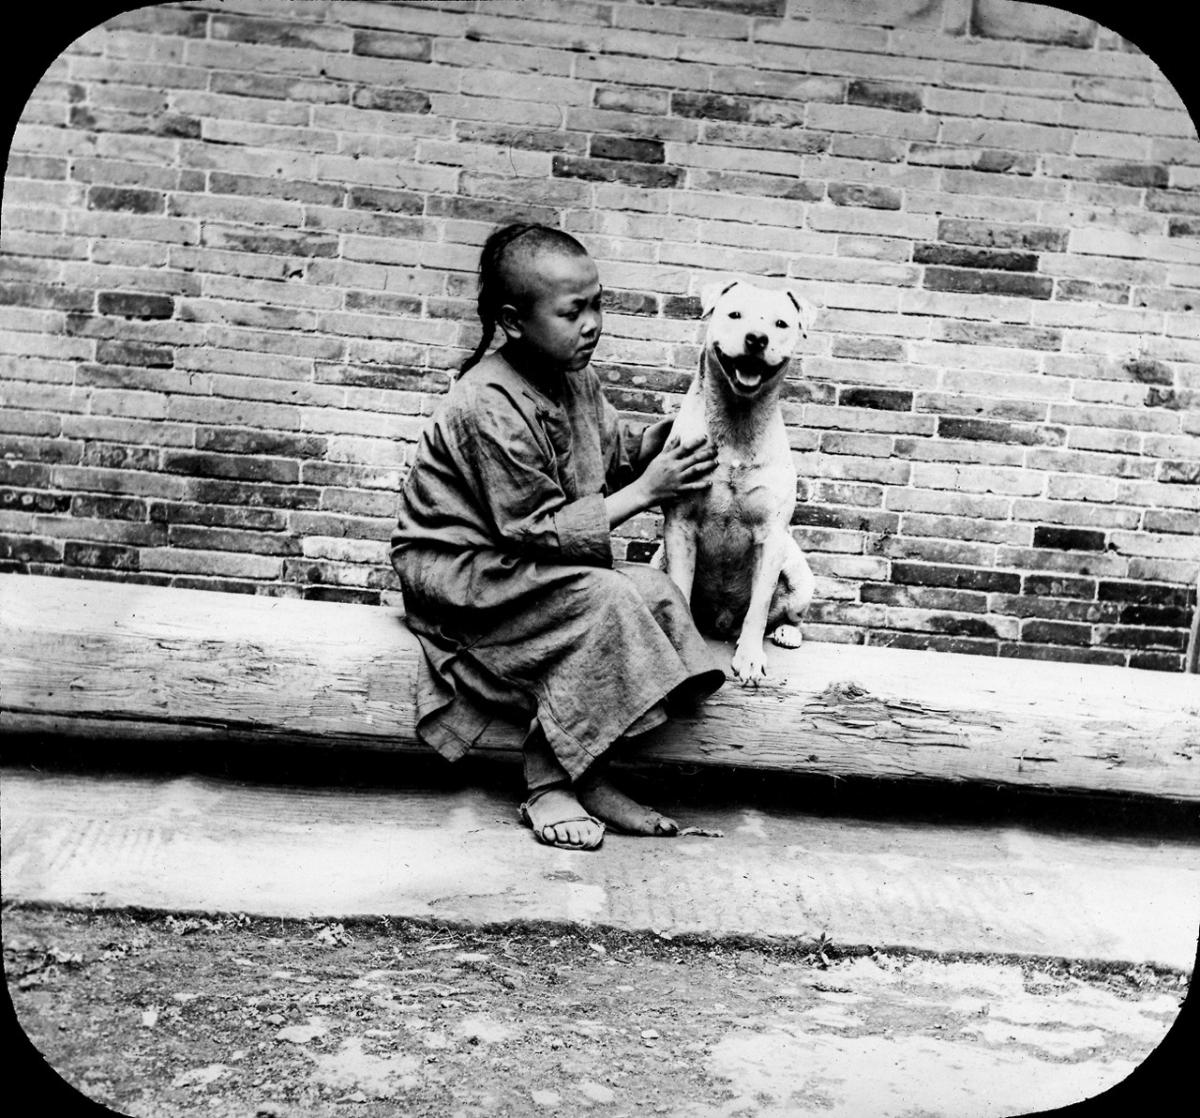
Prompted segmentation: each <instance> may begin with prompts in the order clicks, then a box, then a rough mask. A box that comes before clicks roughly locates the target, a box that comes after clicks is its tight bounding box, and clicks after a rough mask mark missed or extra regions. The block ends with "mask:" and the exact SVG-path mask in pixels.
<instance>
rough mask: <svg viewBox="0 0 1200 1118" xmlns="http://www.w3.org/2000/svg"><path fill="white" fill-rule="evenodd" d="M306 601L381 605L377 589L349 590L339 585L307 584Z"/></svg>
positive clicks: (305, 589)
mask: <svg viewBox="0 0 1200 1118" xmlns="http://www.w3.org/2000/svg"><path fill="white" fill-rule="evenodd" d="M303 597H304V600H305V601H311V602H347V603H350V604H353V605H360V606H377V605H379V592H378V591H377V590H347V589H344V588H342V587H337V586H306V587H305V588H304V594H303Z"/></svg>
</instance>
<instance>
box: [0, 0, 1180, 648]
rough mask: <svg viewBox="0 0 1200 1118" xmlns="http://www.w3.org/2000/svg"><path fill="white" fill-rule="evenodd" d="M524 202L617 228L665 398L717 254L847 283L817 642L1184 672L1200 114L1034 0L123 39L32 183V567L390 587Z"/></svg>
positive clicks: (820, 489)
mask: <svg viewBox="0 0 1200 1118" xmlns="http://www.w3.org/2000/svg"><path fill="white" fill-rule="evenodd" d="M514 218H537V219H540V220H544V221H548V222H551V223H554V224H560V225H561V226H563V227H564V228H566V229H568V230H570V231H571V232H573V233H575V234H577V235H578V236H579V237H580V239H581V240H583V241H584V242H585V243H586V244H587V245H588V247H589V248H590V249H591V251H592V252H593V253H594V255H595V256H596V258H597V260H598V262H599V266H600V271H601V277H602V280H603V282H604V283H605V285H606V287H607V288H608V289H609V291H610V301H609V308H608V312H607V315H606V334H605V338H604V340H603V341H602V343H601V347H600V350H599V351H598V353H597V358H596V367H597V369H598V370H599V372H600V374H601V376H602V377H603V378H604V379H605V380H606V381H607V382H608V385H609V387H610V390H611V395H612V398H613V399H614V401H615V402H616V403H617V404H618V406H619V407H621V408H622V409H624V410H625V411H626V412H627V413H628V414H630V415H631V416H634V417H653V416H658V415H660V414H663V413H670V412H671V411H672V410H673V409H674V408H675V407H676V405H677V401H678V393H680V392H682V391H683V389H684V388H685V387H686V384H687V382H688V380H689V377H690V375H691V370H692V369H693V367H694V365H695V363H696V360H697V356H698V352H699V349H698V342H699V339H700V336H701V333H700V332H701V327H700V324H699V323H698V322H697V320H696V315H697V312H698V304H697V300H696V298H695V293H696V291H697V290H698V289H699V287H700V286H701V285H702V284H703V283H705V282H706V281H708V280H710V279H711V278H713V276H714V274H722V275H723V274H731V273H732V274H748V275H750V276H759V277H762V276H776V277H783V276H786V277H789V278H791V279H792V280H794V281H795V282H796V283H797V284H798V286H800V287H801V288H803V289H804V290H805V291H806V292H807V293H808V294H809V295H810V297H812V298H813V299H814V300H815V301H816V302H818V303H819V304H820V305H821V306H822V307H823V311H822V314H821V316H820V319H819V321H818V325H817V328H816V330H815V331H814V332H813V335H812V337H811V338H810V339H809V340H808V342H807V343H806V349H805V354H804V359H803V362H802V367H800V368H797V369H796V370H795V371H794V373H793V375H792V376H791V378H790V380H789V383H788V385H787V387H786V393H785V403H784V408H785V413H786V418H787V421H788V423H789V425H790V429H791V436H792V445H793V448H794V451H795V458H796V464H797V466H798V468H799V473H800V478H801V481H800V494H799V496H800V502H799V504H798V507H797V511H796V516H795V531H796V535H797V537H798V538H799V540H800V541H801V542H802V544H803V545H804V546H805V548H806V549H807V550H808V553H809V555H810V557H811V560H812V564H813V567H814V569H815V570H816V571H817V573H818V576H819V587H818V591H819V595H820V600H819V601H818V603H817V604H816V606H815V608H814V611H813V614H812V617H811V620H810V623H809V625H808V632H809V634H810V635H811V636H813V637H816V638H820V639H829V640H838V641H860V642H863V641H865V642H869V643H872V644H895V645H901V646H906V647H931V648H937V649H950V650H958V651H966V652H974V653H981V654H986V655H1002V656H1022V657H1043V658H1063V659H1072V660H1087V661H1095V662H1101V663H1111V664H1120V665H1125V664H1129V665H1132V666H1135V667H1145V668H1158V669H1167V670H1179V669H1180V668H1181V666H1182V653H1183V649H1184V646H1185V643H1186V639H1187V626H1188V624H1189V621H1190V614H1191V611H1192V610H1193V609H1194V606H1195V591H1194V586H1195V580H1196V576H1197V571H1198V568H1200V392H1198V390H1200V327H1198V325H1197V323H1198V321H1200V319H1198V318H1197V316H1196V315H1195V314H1194V313H1193V312H1194V308H1195V306H1196V305H1197V300H1198V299H1200V247H1198V243H1197V239H1196V238H1197V235H1198V234H1200V143H1198V142H1197V136H1196V131H1195V128H1194V126H1193V123H1192V121H1191V119H1190V118H1189V116H1188V113H1187V111H1186V109H1185V108H1184V106H1183V105H1182V103H1181V102H1180V100H1179V98H1178V96H1177V95H1176V93H1175V92H1174V91H1173V89H1172V88H1171V86H1170V85H1169V84H1168V83H1167V82H1166V80H1165V79H1164V78H1163V77H1162V75H1161V73H1160V72H1159V70H1158V68H1157V66H1156V65H1155V63H1154V62H1153V61H1151V60H1150V59H1149V58H1148V57H1146V56H1145V55H1143V54H1141V53H1140V52H1138V50H1137V49H1136V48H1134V47H1133V46H1132V45H1131V44H1129V43H1126V42H1125V41H1123V40H1122V39H1121V38H1120V37H1119V36H1118V35H1116V34H1115V33H1113V32H1112V31H1109V30H1107V29H1105V28H1104V27H1103V26H1098V25H1097V24H1095V23H1092V22H1089V21H1087V20H1086V19H1083V18H1081V17H1079V16H1075V15H1071V14H1068V13H1066V12H1063V11H1060V10H1058V9H1053V8H1049V7H1039V6H1035V5H1027V4H1021V3H1015V2H1013V0H875V2H872V3H870V4H867V3H849V2H845V0H704V2H702V0H679V2H670V0H663V2H660V3H644V2H632V0H630V2H625V0H601V2H574V0H524V2H521V3H514V2H509V0H499V2H495V3H481V4H476V3H441V4H390V3H384V4H380V3H357V2H353V0H343V2H339V3H333V4H331V3H326V2H323V0H320V2H300V3H291V4H288V3H283V2H282V0H224V2H216V0H212V2H206V3H179V4H169V5H159V6H156V7H150V8H145V9H141V10H139V11H135V12H131V13H128V14H126V15H123V16H120V17H118V18H116V19H114V20H112V21H110V22H109V23H107V24H105V25H103V26H102V27H100V28H97V29H96V30H94V31H91V32H90V33H88V34H86V35H84V36H83V37H82V38H81V39H79V40H78V41H77V42H76V43H75V44H74V45H73V46H72V47H71V49H70V50H68V51H67V52H66V53H64V54H63V55H62V56H61V57H59V59H58V60H57V61H56V62H55V63H54V64H53V65H52V66H51V68H50V70H49V72H48V73H47V74H46V76H45V78H44V79H43V80H42V82H41V83H40V85H39V86H38V88H37V89H36V91H35V93H34V95H33V97H32V99H31V100H30V101H29V103H28V105H27V107H26V108H25V110H24V114H23V117H22V120H21V123H20V125H19V127H18V129H17V132H16V136H15V139H14V143H13V148H12V153H11V158H10V161H9V164H8V168H7V174H6V178H5V184H4V203H3V215H2V221H3V224H2V232H0V253H2V258H0V304H2V305H0V392H2V393H3V404H4V407H3V413H2V422H0V427H2V430H0V439H2V440H3V456H2V458H0V565H2V566H3V568H4V569H6V570H12V571H21V572H36V573H52V574H63V575H71V576H85V577H93V578H108V579H126V580H131V581H138V582H152V583H164V584H170V585H178V586H192V587H195V586H200V587H212V588H216V589H222V590H244V591H250V592H258V593H268V594H284V595H291V596H303V597H309V598H332V599H338V600H353V601H364V602H384V603H391V602H395V601H398V597H399V596H398V592H397V588H396V582H395V579H394V576H393V574H392V572H391V570H390V568H389V566H388V563H387V558H386V541H387V537H388V535H389V532H390V530H391V527H392V523H393V518H394V513H395V503H396V492H397V489H398V486H399V484H400V481H401V478H402V476H403V473H404V468H405V462H406V457H407V456H408V455H409V454H410V453H411V447H412V443H413V440H414V439H415V438H416V437H417V434H418V432H419V431H420V429H421V427H422V423H423V419H424V417H425V416H426V415H427V414H428V413H429V412H430V410H431V409H432V408H433V407H434V406H435V404H436V402H437V398H438V394H439V393H440V392H442V391H443V390H444V388H445V384H446V380H447V373H446V370H448V369H450V368H451V367H453V366H455V365H457V364H458V363H459V362H460V361H461V360H462V358H463V357H464V355H465V354H466V353H467V352H468V351H469V350H470V349H472V348H473V347H474V344H475V341H476V337H477V332H476V324H475V320H474V311H473V296H474V275H473V269H474V267H475V265H476V262H477V259H478V246H479V245H480V243H481V242H482V240H483V238H484V237H485V236H486V234H487V232H488V231H489V229H490V228H491V227H492V225H493V224H494V223H496V222H499V221H507V220H510V219H514ZM657 528H658V524H657V520H656V518H655V517H652V516H644V517H641V518H639V519H638V520H636V521H634V522H633V523H631V524H630V525H629V526H628V528H627V530H626V531H624V532H623V533H622V536H621V539H620V541H619V544H618V551H619V552H620V553H626V552H627V554H628V555H629V556H630V557H632V558H635V559H644V558H645V557H646V556H647V555H648V553H649V552H650V550H651V547H652V540H653V538H654V536H655V533H656V531H657Z"/></svg>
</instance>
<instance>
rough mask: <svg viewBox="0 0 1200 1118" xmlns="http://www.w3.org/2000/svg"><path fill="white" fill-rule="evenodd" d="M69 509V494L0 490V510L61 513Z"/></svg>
mask: <svg viewBox="0 0 1200 1118" xmlns="http://www.w3.org/2000/svg"><path fill="white" fill-rule="evenodd" d="M70 507H71V495H70V494H69V493H45V492H35V491H32V490H28V489H0V510H3V511H4V512H23V513H31V514H32V513H62V512H66V511H67V510H68V509H69V508H70Z"/></svg>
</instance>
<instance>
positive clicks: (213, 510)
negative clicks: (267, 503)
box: [148, 501, 287, 531]
mask: <svg viewBox="0 0 1200 1118" xmlns="http://www.w3.org/2000/svg"><path fill="white" fill-rule="evenodd" d="M148 514H149V518H150V519H151V520H153V521H156V522H160V523H163V524H167V525H174V524H199V525H207V526H210V527H215V528H240V529H246V530H254V531H280V530H282V529H283V528H285V527H286V526H287V518H286V516H285V515H284V513H283V512H281V511H280V510H278V509H273V508H244V507H240V506H225V505H185V504H173V503H168V502H164V501H156V502H153V503H152V504H151V505H150V507H149V509H148Z"/></svg>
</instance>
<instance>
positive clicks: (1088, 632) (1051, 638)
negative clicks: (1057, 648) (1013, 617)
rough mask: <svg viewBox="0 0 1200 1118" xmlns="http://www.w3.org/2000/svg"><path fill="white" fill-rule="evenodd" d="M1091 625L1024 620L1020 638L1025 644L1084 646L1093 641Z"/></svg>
mask: <svg viewBox="0 0 1200 1118" xmlns="http://www.w3.org/2000/svg"><path fill="white" fill-rule="evenodd" d="M1092 635H1093V629H1092V626H1091V625H1085V624H1079V623H1077V622H1070V621H1040V620H1030V621H1025V622H1023V623H1022V625H1021V640H1022V641H1023V642H1025V643H1027V644H1069V645H1082V646H1084V647H1086V646H1089V645H1091V644H1092V643H1093V641H1092Z"/></svg>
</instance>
